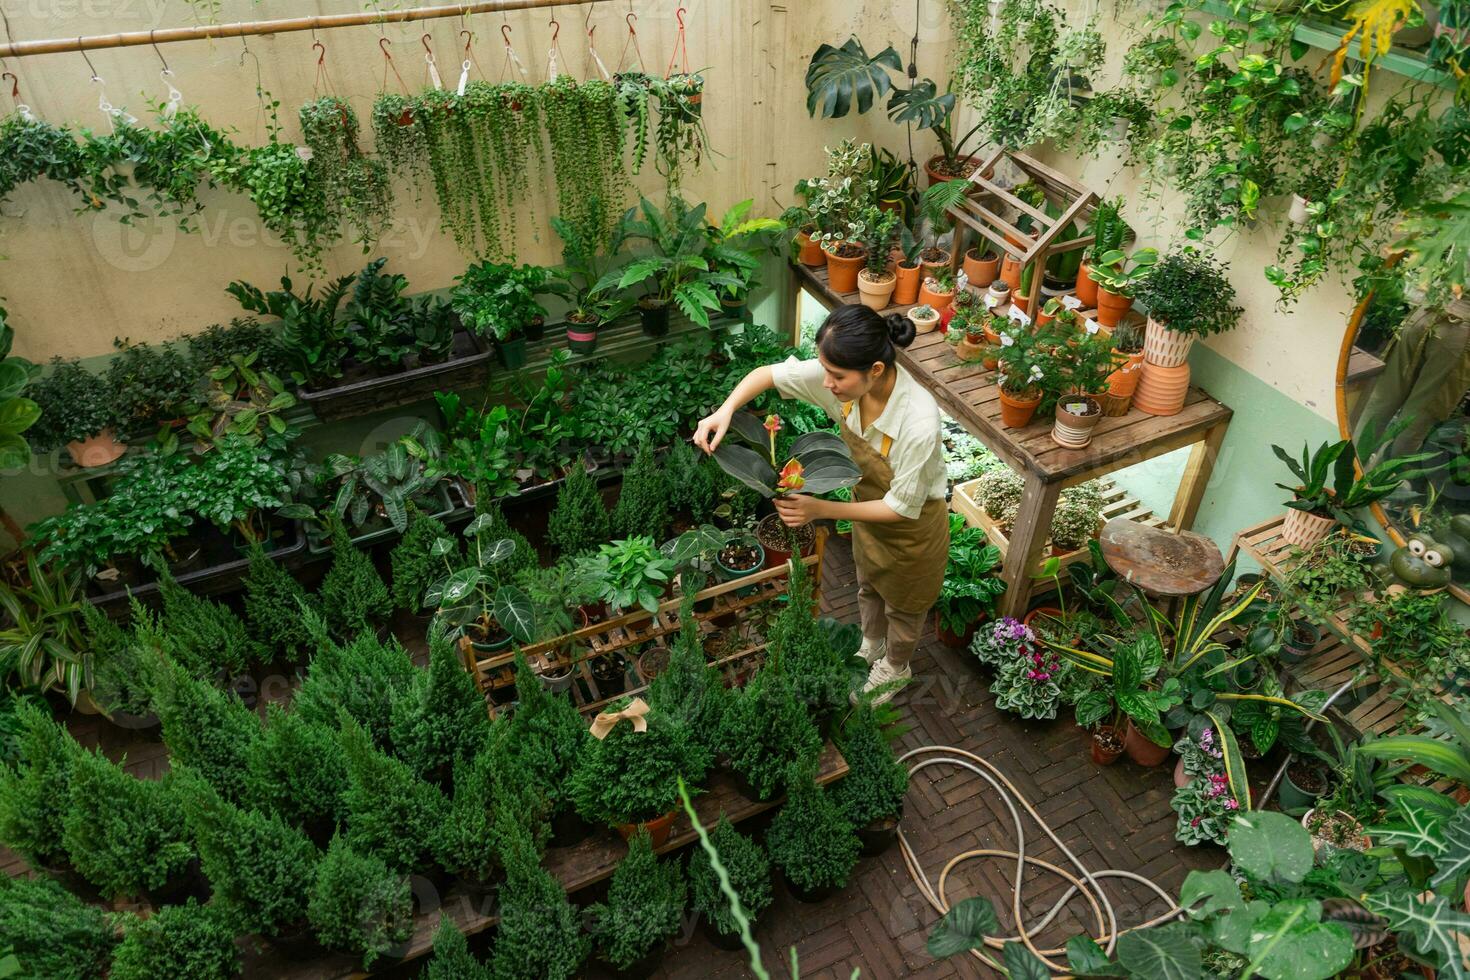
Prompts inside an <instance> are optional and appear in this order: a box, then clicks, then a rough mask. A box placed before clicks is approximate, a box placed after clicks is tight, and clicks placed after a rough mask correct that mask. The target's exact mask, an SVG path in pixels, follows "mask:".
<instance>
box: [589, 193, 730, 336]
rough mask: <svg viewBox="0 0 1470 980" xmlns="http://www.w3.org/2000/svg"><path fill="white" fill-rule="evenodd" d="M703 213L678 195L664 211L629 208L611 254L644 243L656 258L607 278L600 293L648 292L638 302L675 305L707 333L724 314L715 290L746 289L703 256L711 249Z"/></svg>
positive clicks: (646, 204)
mask: <svg viewBox="0 0 1470 980" xmlns="http://www.w3.org/2000/svg"><path fill="white" fill-rule="evenodd" d="M705 210H706V205H704V204H699V205H697V206H694V207H691V206H690V205H689V203H688V202H687V201H685V200H684V199H683V198H681V197H678V196H677V195H675V196H673V197H671V198H670V199H669V207H668V210H661V209H660V208H659V207H658V206H657V205H656V204H654V203H653V202H652V201H650V200H648V198H643V199H642V201H641V202H640V203H639V206H638V207H636V208H629V209H628V211H627V213H626V214H624V215H623V219H622V221H621V222H620V223H619V225H618V229H617V233H616V235H615V236H614V238H613V246H612V251H613V252H618V251H620V250H621V249H622V247H623V246H624V245H625V244H627V243H628V242H635V241H643V242H647V243H648V245H649V246H650V248H651V249H652V253H651V254H649V255H646V256H644V257H642V258H637V259H634V260H633V261H632V262H630V263H629V264H628V265H627V266H626V267H624V268H622V269H614V270H613V271H612V272H609V273H608V274H607V275H606V276H604V277H603V278H602V280H601V281H600V282H599V283H598V284H597V288H598V289H600V290H601V289H613V288H617V289H620V290H628V289H632V288H634V287H637V286H642V287H645V289H646V292H645V295H644V297H643V299H642V300H640V302H641V303H643V305H645V306H649V307H663V306H669V305H670V304H672V305H674V306H677V307H678V308H679V309H680V310H681V311H683V313H684V315H685V316H687V317H689V319H690V320H693V321H694V322H695V323H697V324H699V325H700V326H701V327H708V326H709V315H710V313H712V312H715V311H718V310H719V309H720V299H719V294H718V293H717V292H716V290H717V289H720V288H725V289H735V290H738V289H741V288H743V283H742V282H741V280H739V279H736V278H735V277H733V276H731V275H729V274H728V273H726V272H721V271H718V270H716V269H711V268H710V263H709V259H707V258H706V257H705V254H704V253H705V249H706V247H707V245H708V239H707V237H706V229H707V225H706V221H705Z"/></svg>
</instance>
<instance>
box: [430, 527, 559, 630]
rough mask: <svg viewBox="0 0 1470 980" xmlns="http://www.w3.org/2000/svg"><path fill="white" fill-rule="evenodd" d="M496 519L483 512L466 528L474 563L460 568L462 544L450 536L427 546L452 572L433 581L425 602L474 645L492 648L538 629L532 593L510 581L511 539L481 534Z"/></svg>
mask: <svg viewBox="0 0 1470 980" xmlns="http://www.w3.org/2000/svg"><path fill="white" fill-rule="evenodd" d="M494 521H495V515H493V514H481V515H480V516H479V517H476V518H475V519H474V520H472V521H470V523H469V525H468V526H466V527H465V529H464V536H465V537H466V538H469V539H470V543H471V545H472V548H471V549H470V553H471V555H472V556H473V557H474V560H475V563H474V564H473V565H470V566H469V567H467V568H456V567H454V562H453V560H452V559H454V558H457V557H459V554H460V552H459V548H458V547H457V546H456V545H455V543H454V541H453V539H451V538H439V539H437V540H436V541H435V542H434V543H433V544H432V545H430V546H429V554H430V555H432V556H433V557H435V558H442V559H444V565H445V569H446V570H447V572H448V574H447V575H446V576H445V578H444V579H443V580H442V581H440V582H438V583H436V584H435V585H433V586H431V587H430V588H429V590H428V592H427V594H426V595H425V597H424V605H426V606H437V607H438V608H439V614H440V615H441V616H443V617H444V618H445V620H446V621H447V622H448V623H449V624H450V625H453V626H457V627H459V628H460V630H461V631H462V632H463V634H464V635H465V636H466V637H468V638H469V641H470V645H471V646H473V647H474V648H475V649H476V650H481V651H485V652H494V651H497V650H504V649H505V648H506V647H508V646H510V643H511V641H512V640H514V641H515V642H517V643H530V642H531V641H532V640H533V639H534V637H535V633H536V623H535V611H534V607H533V606H532V604H531V600H530V597H529V596H527V595H526V593H525V592H524V591H522V590H521V589H520V588H519V587H518V586H516V585H514V584H513V583H512V581H511V576H512V574H513V569H512V568H511V565H512V564H513V562H512V561H511V557H512V556H513V555H514V554H515V550H516V546H515V542H514V541H512V540H511V539H510V538H501V539H499V540H496V541H486V540H484V539H483V536H482V534H481V532H482V531H484V530H485V528H487V527H489V526H490V525H492V524H493V523H494Z"/></svg>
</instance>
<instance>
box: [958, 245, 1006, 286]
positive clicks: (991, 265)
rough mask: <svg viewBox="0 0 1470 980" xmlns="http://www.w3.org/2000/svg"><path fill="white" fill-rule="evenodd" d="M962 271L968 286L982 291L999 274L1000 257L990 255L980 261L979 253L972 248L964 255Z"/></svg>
mask: <svg viewBox="0 0 1470 980" xmlns="http://www.w3.org/2000/svg"><path fill="white" fill-rule="evenodd" d="M964 269H965V275H966V276H968V277H969V279H970V285H972V286H974V287H975V288H976V289H984V288H985V287H987V286H989V285H990V284H991V283H992V282H994V281H995V277H996V276H997V275H998V274H999V273H1000V256H999V255H995V254H993V253H992V254H991V256H990V257H989V258H985V259H982V258H980V255H979V251H978V250H977V249H973V248H972V249H970V250H969V251H968V252H966V253H965V262H964Z"/></svg>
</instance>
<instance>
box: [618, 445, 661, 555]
mask: <svg viewBox="0 0 1470 980" xmlns="http://www.w3.org/2000/svg"><path fill="white" fill-rule="evenodd" d="M668 529H669V481H668V477H667V476H666V475H665V474H664V471H663V468H662V467H661V466H660V465H659V461H658V457H657V456H656V455H655V454H654V452H653V446H652V445H650V444H649V443H647V442H645V443H644V444H643V445H641V446H639V447H638V454H637V455H636V456H634V457H633V462H632V463H630V464H629V465H628V468H627V469H626V470H625V471H624V472H623V486H622V489H621V491H619V493H618V502H617V506H615V507H614V508H613V512H612V532H613V537H614V538H617V539H623V538H631V537H634V536H635V535H640V534H645V535H647V536H649V537H651V538H653V540H654V541H662V540H663V539H664V532H665V531H667V530H668Z"/></svg>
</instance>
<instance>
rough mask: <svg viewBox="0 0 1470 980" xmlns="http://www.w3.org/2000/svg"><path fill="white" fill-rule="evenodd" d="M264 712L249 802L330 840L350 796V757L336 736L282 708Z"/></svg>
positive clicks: (250, 758)
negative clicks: (344, 802)
mask: <svg viewBox="0 0 1470 980" xmlns="http://www.w3.org/2000/svg"><path fill="white" fill-rule="evenodd" d="M265 711H266V716H265V717H266V721H265V731H264V732H262V733H261V736H260V737H259V738H257V739H255V740H254V741H253V742H252V743H251V744H250V748H249V751H247V752H246V773H247V775H246V786H245V799H246V800H247V801H249V803H250V805H251V806H254V807H258V808H259V809H261V810H264V811H266V812H268V813H274V814H276V815H277V816H279V817H280V818H281V819H282V820H284V821H285V822H286V823H288V824H290V825H291V826H293V827H300V828H301V829H302V830H304V831H306V833H307V834H308V835H310V836H312V837H313V838H314V839H316V840H326V838H327V835H329V834H330V833H331V829H332V827H333V826H334V825H335V824H336V823H337V821H338V819H339V818H340V817H341V816H342V814H343V803H342V795H343V794H344V793H345V792H346V791H347V755H346V753H345V752H343V751H342V744H341V743H340V742H339V741H338V740H337V733H336V731H335V730H333V729H331V728H328V727H327V726H326V725H322V724H318V723H317V722H314V721H311V720H309V719H307V718H306V717H304V716H303V715H302V714H301V712H300V711H287V710H286V709H285V708H283V707H281V706H280V705H278V704H268V705H266V709H265Z"/></svg>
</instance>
